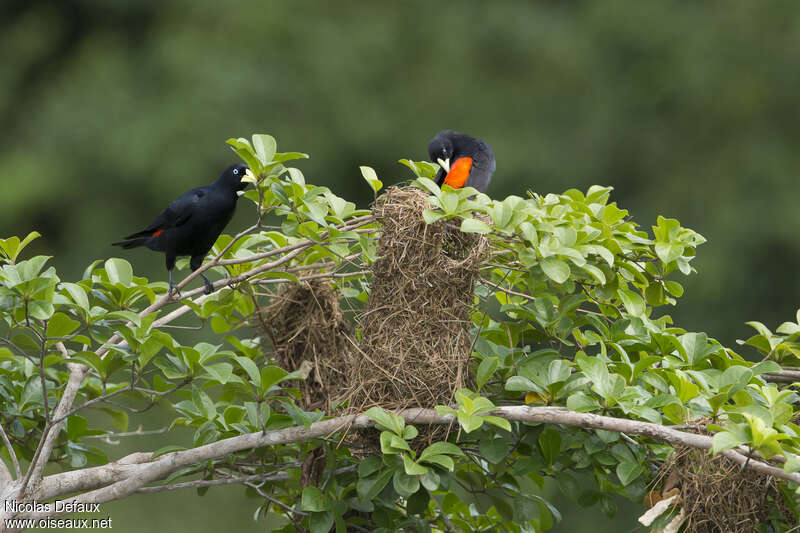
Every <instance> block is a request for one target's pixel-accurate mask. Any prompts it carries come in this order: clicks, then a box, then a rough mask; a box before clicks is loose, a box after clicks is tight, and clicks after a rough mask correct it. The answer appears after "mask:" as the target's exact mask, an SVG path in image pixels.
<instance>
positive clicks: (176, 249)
mask: <svg viewBox="0 0 800 533" xmlns="http://www.w3.org/2000/svg"><path fill="white" fill-rule="evenodd" d="M247 168H248V167H247V165H245V164H242V163H237V164H235V165H231V166H229V167H228V168H227V169H226V170H225V172H223V173H222V175H221V176H220V177H219V178H218V179H217V181H215V182H214V183H212V184H211V185H206V186H205V187H197V188H196V189H191V190H189V191H186V192H185V193H183V194H182V195H180V196H178V198H177V199H176V200H175V201H174V202H172V203H171V204H169V207H167V208H166V209H164V211H162V212H161V214H160V215H158V216H157V217H156V219H155V220H154V221H153V222H152V224H150V225H149V226H147V227H146V228H145V229H143V230H142V231H137V232H136V233H131V234H130V235H128V236H127V237H125V240H123V241H120V242H115V243H112V245H113V246H122V247H123V248H126V249H127V248H136V247H137V246H147V247H148V248H150V249H151V250H155V251H156V252H164V255H165V256H166V260H167V270H168V271H169V292H170V294H172V291H173V290H174V288H175V284H174V283H173V282H172V269H173V268H175V258H176V257H177V256H179V255H188V256H191V259H190V260H189V266H190V267H191V268H192V270H197V269H198V268H200V265H202V264H203V259H205V257H206V254H207V253H208V251H209V250H211V247H212V246H214V242H216V240H217V237H219V234H220V233H222V230H223V229H224V228H225V226H226V225H227V224H228V222H230V220H231V217H233V212H234V210H235V209H236V200H238V199H239V195H238V194H236V193H237V192H238V191H241V190H242V189H244V188H245V187H246V186H247V183H246V182H244V183H243V182H242V178H243V177H244V175H245V171H246V170H247ZM200 276H201V277H202V278H203V281H204V282H205V285H206V287H205V293H206V294H210V293H211V291H213V290H214V286H213V285H212V284H211V282H210V281H208V278H207V277H205V276H204V275H203V274H200Z"/></svg>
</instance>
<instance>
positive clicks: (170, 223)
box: [125, 187, 206, 239]
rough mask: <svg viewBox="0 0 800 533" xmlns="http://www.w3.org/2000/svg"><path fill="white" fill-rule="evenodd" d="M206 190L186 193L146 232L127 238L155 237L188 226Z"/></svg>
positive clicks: (203, 188)
mask: <svg viewBox="0 0 800 533" xmlns="http://www.w3.org/2000/svg"><path fill="white" fill-rule="evenodd" d="M205 189H206V188H205V187H198V188H196V189H192V190H190V191H186V192H185V193H183V194H182V195H180V196H178V197H177V198H176V199H175V200H174V201H173V202H172V203H171V204H169V205H168V206H167V208H166V209H164V210H163V211H162V212H161V214H159V215H158V216H157V217H156V218H155V220H153V222H151V223H150V225H149V226H147V227H146V228H145V229H144V230H142V231H138V232H136V233H132V234H131V235H128V236H127V237H125V238H126V239H135V238H137V237H144V236H148V235H153V234H154V233H156V232H158V231H163V230H167V229H169V228H175V227H178V226H182V225H183V224H186V222H187V221H188V220H189V219H190V218H192V215H193V214H194V212H195V211H196V209H197V206H198V204H199V203H200V200H201V199H202V198H203V196H205V195H206V191H205Z"/></svg>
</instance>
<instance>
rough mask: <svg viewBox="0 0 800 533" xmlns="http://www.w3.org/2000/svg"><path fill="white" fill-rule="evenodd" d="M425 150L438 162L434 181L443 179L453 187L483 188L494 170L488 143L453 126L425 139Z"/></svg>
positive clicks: (490, 178) (437, 182)
mask: <svg viewBox="0 0 800 533" xmlns="http://www.w3.org/2000/svg"><path fill="white" fill-rule="evenodd" d="M428 154H429V155H430V156H431V160H432V161H436V162H437V163H439V166H440V167H441V168H439V172H438V173H437V174H436V184H437V185H438V186H439V187H441V186H442V183H446V184H448V185H449V186H451V187H453V188H454V189H460V188H461V187H474V188H475V189H477V190H479V191H480V192H486V189H487V188H488V187H489V182H490V181H491V180H492V174H494V169H495V162H494V152H492V147H491V146H489V145H488V144H486V143H485V142H483V141H482V140H480V139H476V138H475V137H470V136H469V135H464V134H463V133H458V132H457V131H453V130H444V131H440V132H439V133H437V134H436V136H435V137H434V138H433V139H431V142H430V143H428Z"/></svg>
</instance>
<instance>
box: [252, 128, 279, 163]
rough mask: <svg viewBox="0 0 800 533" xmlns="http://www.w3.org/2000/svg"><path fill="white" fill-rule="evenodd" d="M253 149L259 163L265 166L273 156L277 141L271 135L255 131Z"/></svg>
mask: <svg viewBox="0 0 800 533" xmlns="http://www.w3.org/2000/svg"><path fill="white" fill-rule="evenodd" d="M253 149H254V150H255V154H256V157H258V160H259V161H261V164H262V165H265V166H266V165H267V164H269V163H271V162H272V159H273V158H274V157H275V151H276V150H277V143H276V142H275V138H274V137H273V136H272V135H266V134H263V133H257V134H255V135H253Z"/></svg>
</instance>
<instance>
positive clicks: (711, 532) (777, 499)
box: [661, 448, 794, 533]
mask: <svg viewBox="0 0 800 533" xmlns="http://www.w3.org/2000/svg"><path fill="white" fill-rule="evenodd" d="M661 475H662V476H663V477H665V478H667V479H672V480H674V482H675V483H676V486H677V488H678V489H679V491H680V492H679V503H678V504H677V505H678V506H679V507H680V508H681V509H683V512H684V513H685V516H686V520H685V522H684V525H683V529H682V531H685V532H686V533H701V532H702V533H746V532H752V531H756V526H758V525H759V524H765V523H770V521H773V520H774V521H780V522H784V523H790V524H791V523H793V521H794V516H793V515H792V513H791V511H790V510H789V508H788V507H787V506H786V504H785V503H784V500H783V495H782V494H781V492H780V491H779V489H778V485H777V482H776V480H775V478H773V477H771V476H765V475H764V474H760V473H758V472H754V471H753V470H749V469H744V470H742V468H741V467H740V466H739V465H738V464H736V463H735V462H733V461H731V460H730V459H728V458H727V457H725V456H723V455H716V456H711V455H709V453H708V452H707V451H706V450H698V449H696V448H678V449H676V451H675V454H674V455H673V456H672V457H671V458H670V460H669V461H668V462H667V463H665V464H664V466H663V467H662V470H661Z"/></svg>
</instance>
